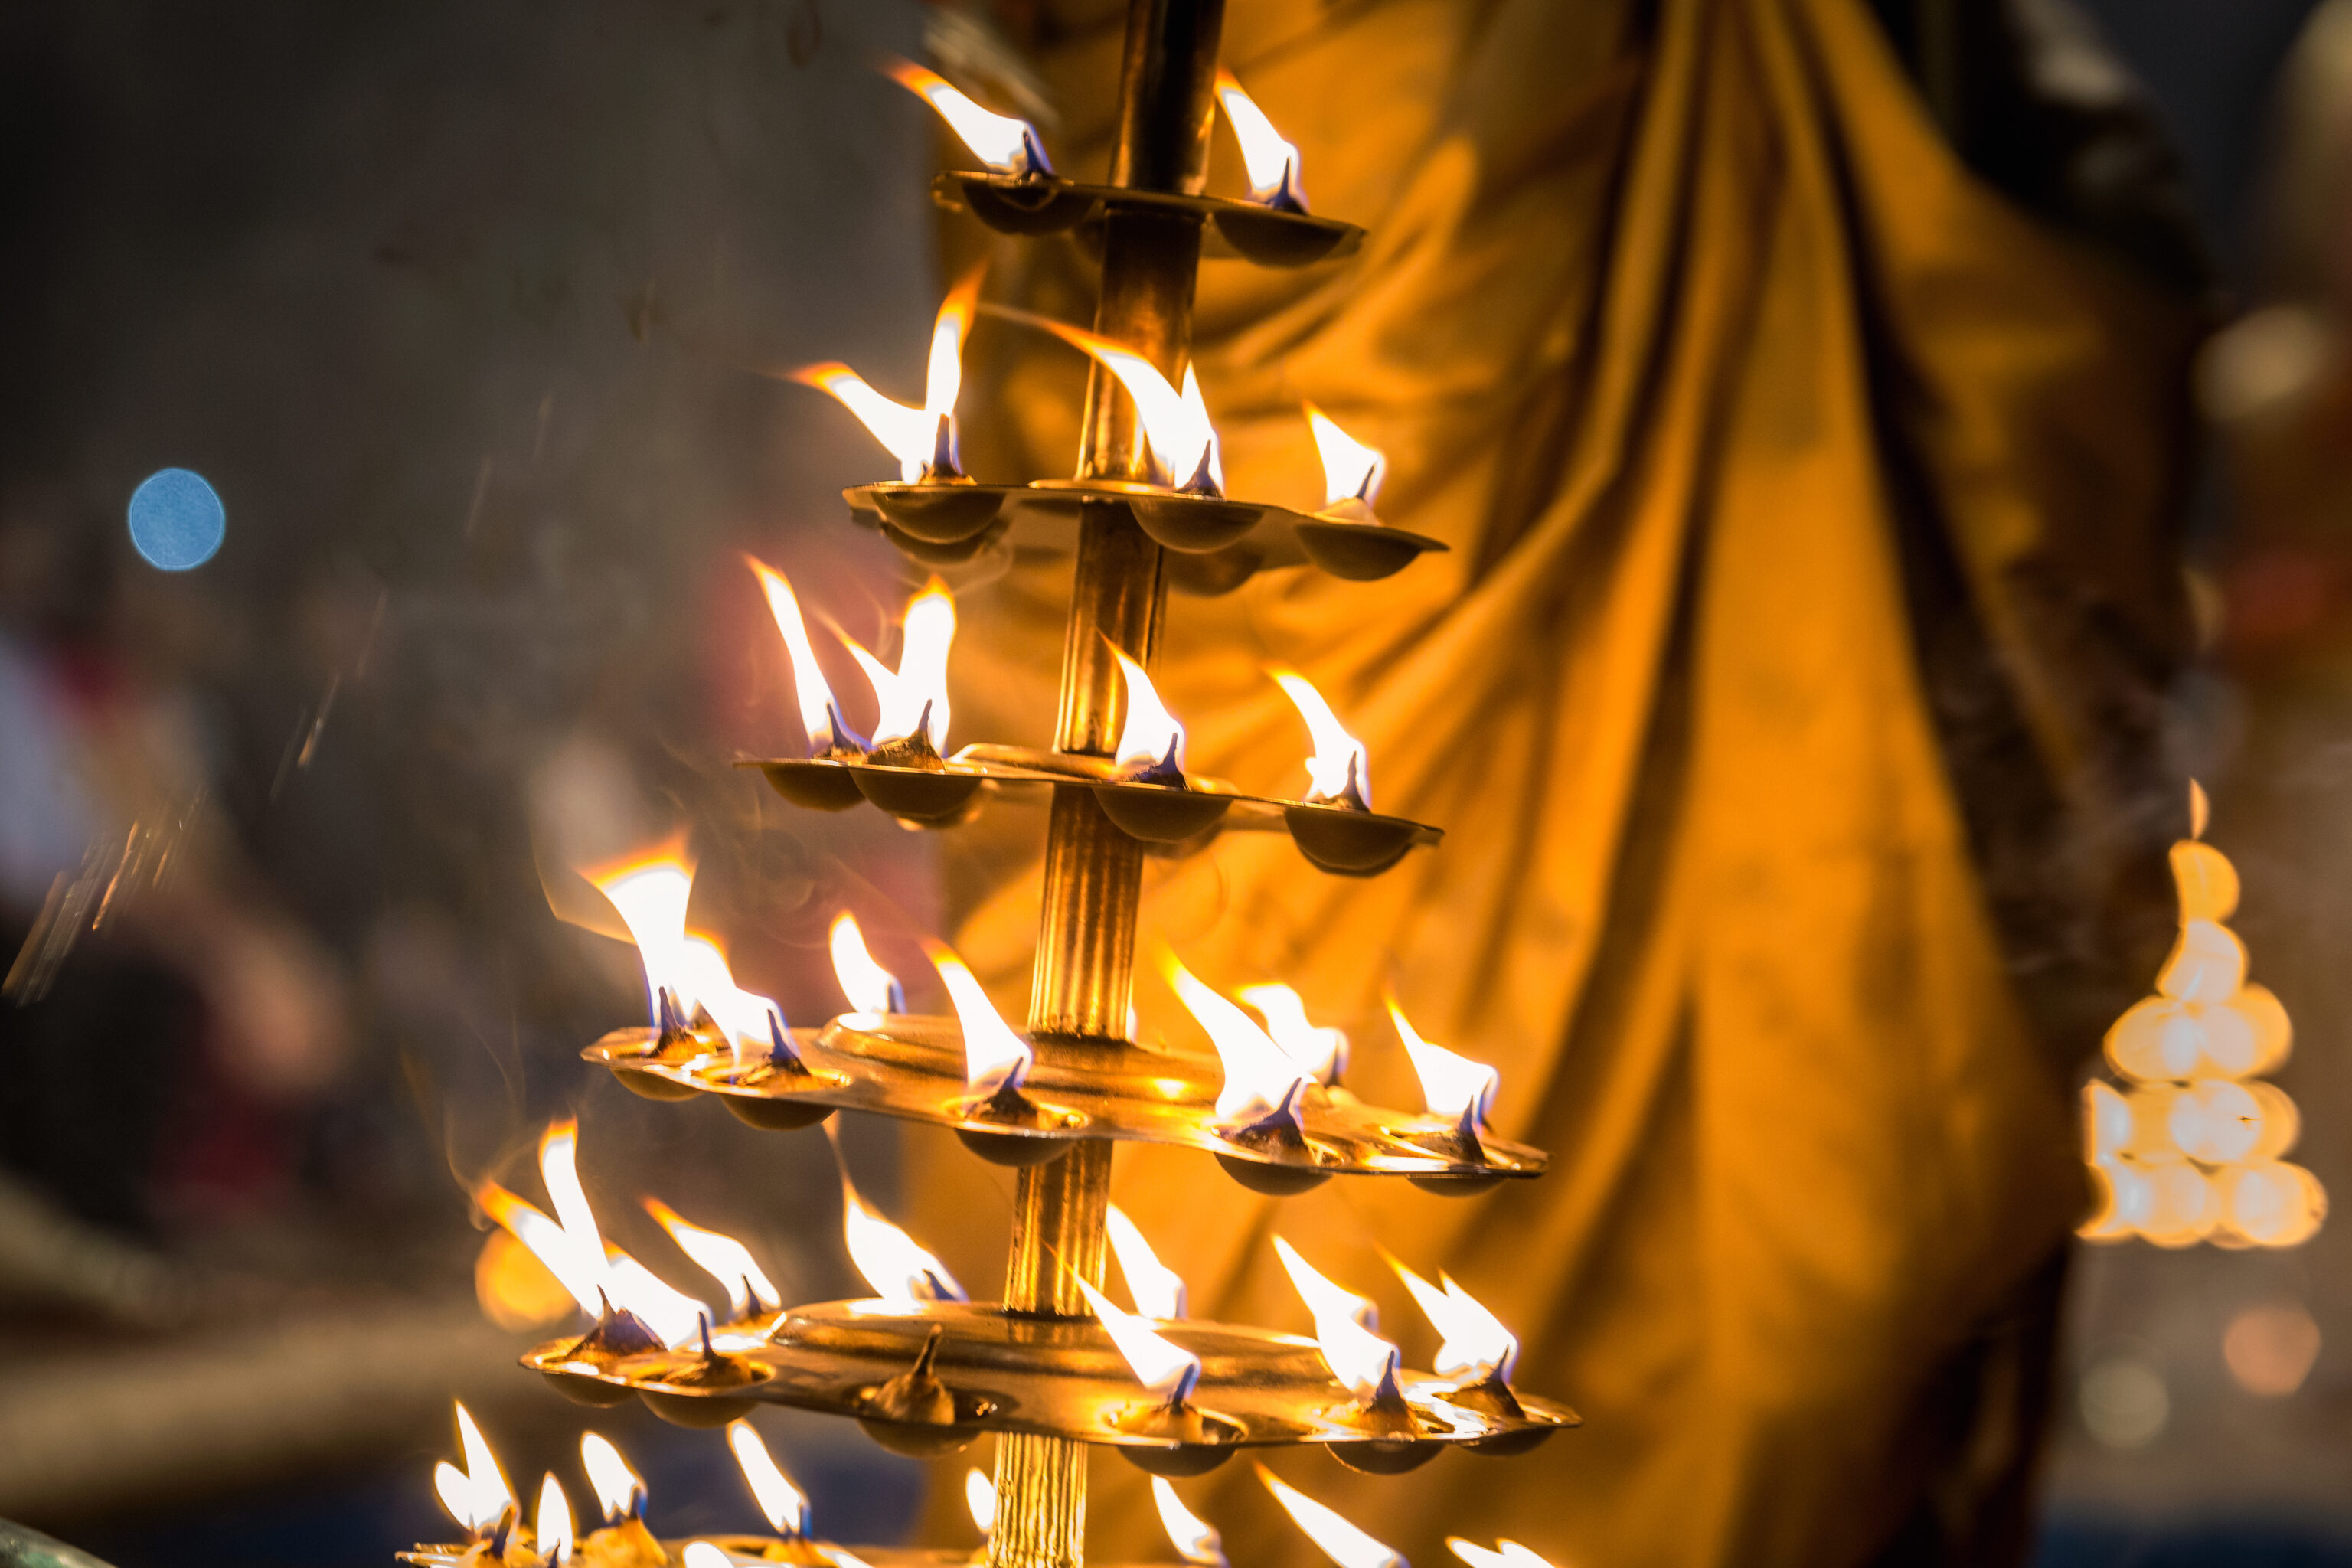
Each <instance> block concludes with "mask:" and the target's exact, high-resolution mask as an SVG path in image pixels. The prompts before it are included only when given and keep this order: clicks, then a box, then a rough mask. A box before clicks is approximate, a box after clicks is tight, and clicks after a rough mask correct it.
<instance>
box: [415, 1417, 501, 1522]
mask: <svg viewBox="0 0 2352 1568" xmlns="http://www.w3.org/2000/svg"><path fill="white" fill-rule="evenodd" d="M452 1403H455V1402H454V1401H453V1402H452ZM457 1449H458V1452H459V1453H460V1454H462V1455H463V1456H464V1458H465V1460H466V1463H465V1468H462V1469H461V1468H458V1467H457V1466H456V1465H453V1464H451V1463H450V1462H449V1461H448V1460H446V1459H444V1460H442V1461H441V1462H440V1463H439V1464H437V1465H436V1466H434V1467H433V1489H434V1490H435V1491H436V1492H437V1493H438V1494H439V1495H440V1498H441V1506H442V1507H443V1508H445V1509H447V1510H449V1517H450V1518H451V1519H454V1520H456V1521H457V1522H458V1523H459V1524H460V1525H462V1526H464V1527H465V1528H466V1529H467V1531H471V1532H473V1533H474V1534H476V1535H479V1534H480V1533H481V1532H482V1531H486V1530H488V1529H489V1528H490V1527H491V1526H493V1525H495V1524H497V1523H498V1521H499V1518H500V1516H502V1515H503V1514H504V1513H505V1512H506V1511H507V1510H509V1509H510V1508H512V1507H514V1506H515V1500H514V1491H513V1489H511V1488H509V1486H508V1485H507V1478H506V1475H505V1473H504V1472H503V1471H501V1470H500V1469H499V1459H498V1456H497V1455H496V1454H493V1453H492V1452H490V1446H489V1444H488V1443H487V1442H485V1441H483V1438H482V1429H481V1428H480V1427H479V1426H475V1425H474V1416H473V1413H472V1412H471V1411H469V1410H467V1408H466V1407H465V1406H464V1405H457Z"/></svg>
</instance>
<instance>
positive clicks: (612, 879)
mask: <svg viewBox="0 0 2352 1568" xmlns="http://www.w3.org/2000/svg"><path fill="white" fill-rule="evenodd" d="M588 880H589V881H590V882H592V883H593V884H594V885H595V888H596V890H597V891H598V892H600V893H602V894H604V897H605V898H606V899H607V900H609V901H610V902H611V903H612V906H613V908H614V910H618V911H619V912H620V916H621V923H622V924H624V925H625V926H627V927H628V928H629V940H630V941H632V942H635V943H636V944H637V961H638V962H639V963H642V964H644V965H645V971H646V1012H647V1013H649V1014H650V1015H652V1017H653V1021H654V1025H655V1026H656V1028H658V1027H659V1026H660V1025H661V1021H662V1019H661V995H660V993H661V992H662V990H663V988H665V987H666V986H667V985H668V984H670V982H671V980H672V978H673V977H674V975H675V973H676V971H677V967H678V963H677V950H678V948H679V947H680V946H681V945H682V944H683V943H684V942H685V941H686V906H687V901H688V899H689V898H690V897H691V896H692V894H693V892H694V868H693V866H691V865H690V864H688V862H687V861H685V860H683V859H680V858H678V857H677V856H676V855H672V854H667V853H662V854H657V855H656V856H653V857H650V858H644V859H633V860H629V861H625V862H624V863H623V864H621V865H618V866H614V867H611V868H606V869H604V870H601V871H592V872H590V873H588ZM691 1007H692V1004H691V1003H688V1010H689V1011H690V1010H691Z"/></svg>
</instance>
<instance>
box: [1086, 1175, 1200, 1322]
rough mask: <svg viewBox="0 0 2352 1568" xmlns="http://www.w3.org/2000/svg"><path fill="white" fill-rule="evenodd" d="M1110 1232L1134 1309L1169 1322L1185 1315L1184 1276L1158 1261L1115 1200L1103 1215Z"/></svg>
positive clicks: (1112, 1245) (1111, 1243)
mask: <svg viewBox="0 0 2352 1568" xmlns="http://www.w3.org/2000/svg"><path fill="white" fill-rule="evenodd" d="M1103 1222H1104V1225H1105V1226H1106V1227H1107V1228H1108V1230H1109V1232H1110V1249H1111V1251H1113V1252H1114V1253H1117V1254H1118V1271H1119V1272H1120V1273H1121V1274H1124V1275H1126V1276H1127V1293H1128V1294H1129V1296H1132V1297H1134V1298H1135V1310H1137V1311H1138V1312H1140V1313H1141V1314H1143V1316H1145V1317H1147V1318H1157V1319H1159V1320H1160V1321H1161V1322H1163V1323H1164V1322H1171V1321H1174V1320H1175V1319H1178V1318H1181V1317H1182V1316H1183V1315H1184V1277H1183V1276H1182V1275H1181V1274H1179V1273H1177V1272H1176V1271H1175V1270H1174V1269H1173V1268H1169V1267H1168V1266H1167V1265H1166V1264H1164V1263H1162V1262H1160V1255H1159V1254H1158V1253H1156V1252H1154V1251H1152V1250H1151V1244H1150V1242H1148V1241H1146V1240H1144V1239H1143V1233H1142V1232H1141V1231H1139V1230H1138V1229H1136V1228H1135V1222H1134V1221H1133V1220H1131V1219H1129V1218H1128V1217H1127V1215H1126V1214H1125V1213H1124V1212H1123V1211H1121V1210H1120V1208H1119V1206H1118V1205H1117V1204H1113V1205H1110V1208H1109V1210H1108V1213H1106V1214H1105V1215H1104V1216H1103Z"/></svg>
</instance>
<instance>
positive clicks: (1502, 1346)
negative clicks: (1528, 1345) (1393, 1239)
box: [1389, 1258, 1519, 1383]
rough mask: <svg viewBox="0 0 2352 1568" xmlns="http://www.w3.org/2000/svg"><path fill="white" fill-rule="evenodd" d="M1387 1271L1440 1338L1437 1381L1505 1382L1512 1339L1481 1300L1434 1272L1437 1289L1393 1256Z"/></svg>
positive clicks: (1512, 1361) (1513, 1360)
mask: <svg viewBox="0 0 2352 1568" xmlns="http://www.w3.org/2000/svg"><path fill="white" fill-rule="evenodd" d="M1389 1267H1390V1268H1393V1269H1395V1270H1396V1271H1397V1278H1398V1279H1402V1280H1403V1281H1404V1284H1405V1289H1408V1290H1410V1291H1412V1299H1413V1300H1414V1301H1416V1302H1418V1303H1419V1304H1420V1306H1421V1310H1422V1313H1423V1316H1425V1317H1427V1318H1428V1319H1429V1321H1430V1323H1431V1324H1432V1325H1433V1327H1434V1328H1435V1329H1436V1330H1437V1331H1438V1334H1439V1335H1440V1341H1441V1342H1440V1343H1439V1344H1438V1347H1437V1368H1436V1370H1437V1374H1438V1375H1439V1376H1440V1377H1454V1378H1460V1379H1461V1380H1463V1381H1464V1382H1465V1383H1471V1382H1476V1381H1478V1380H1480V1379H1482V1378H1486V1377H1487V1376H1490V1375H1491V1376H1494V1377H1496V1378H1498V1379H1500V1380H1501V1381H1503V1382H1505V1383H1508V1382H1510V1381H1511V1373H1512V1371H1513V1370H1514V1369H1515V1368H1516V1367H1517V1364H1518V1359H1519V1342H1518V1339H1517V1336H1515V1335H1514V1334H1513V1333H1512V1332H1511V1331H1510V1330H1508V1329H1507V1328H1505V1327H1504V1326H1503V1321H1502V1320H1501V1319H1500V1318H1497V1317H1496V1316H1495V1314H1494V1313H1492V1312H1490V1311H1488V1310H1486V1304H1485V1303H1484V1302H1482V1301H1480V1300H1478V1299H1477V1298H1476V1297H1475V1296H1473V1295H1472V1294H1470V1292H1469V1291H1467V1290H1465V1289H1462V1287H1461V1286H1460V1285H1458V1284H1456V1283H1455V1282H1454V1276H1453V1275H1451V1274H1447V1273H1444V1272H1443V1271H1441V1272H1440V1273H1439V1274H1438V1276H1437V1277H1438V1279H1441V1280H1443V1281H1444V1289H1438V1288H1437V1287H1436V1286H1435V1285H1432V1284H1431V1283H1430V1282H1429V1281H1428V1280H1426V1279H1423V1278H1422V1277H1421V1276H1420V1275H1418V1274H1415V1273H1414V1272H1413V1271H1412V1269H1410V1268H1406V1267H1405V1266H1404V1265H1403V1263H1402V1262H1401V1261H1399V1260H1398V1259H1397V1258H1390V1259H1389Z"/></svg>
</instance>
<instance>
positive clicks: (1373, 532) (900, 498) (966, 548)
mask: <svg viewBox="0 0 2352 1568" xmlns="http://www.w3.org/2000/svg"><path fill="white" fill-rule="evenodd" d="M841 495H842V499H843V500H845V501H847V502H848V503H849V511H850V516H851V517H852V519H854V520H856V521H859V522H861V523H863V524H865V525H866V527H869V528H874V529H878V530H879V531H881V533H882V535H883V537H885V538H886V539H887V540H889V541H890V542H891V543H893V544H895V545H897V546H898V549H899V550H900V551H901V552H904V553H905V554H907V555H908V556H909V557H911V558H913V559H914V560H916V561H919V562H921V563H924V564H926V565H930V566H952V565H956V564H959V563H962V562H966V561H970V560H971V559H972V558H973V557H974V556H976V555H978V554H979V553H980V552H982V550H985V549H987V548H988V547H989V546H990V545H991V544H993V543H997V542H1003V543H1004V544H1005V545H1007V546H1020V547H1024V548H1034V549H1043V550H1060V551H1064V552H1066V551H1067V550H1068V549H1069V548H1070V544H1071V541H1072V539H1073V538H1074V537H1075V535H1076V524H1077V520H1078V516H1079V513H1080V510H1081V509H1082V508H1083V507H1084V506H1085V504H1086V503H1087V502H1089V501H1092V502H1095V503H1097V504H1100V505H1116V506H1118V507H1119V508H1120V509H1122V510H1124V511H1126V512H1127V513H1128V515H1129V516H1130V517H1132V518H1133V519H1134V520H1135V522H1136V524H1137V526H1139V527H1140V528H1141V529H1142V530H1143V531H1144V533H1145V534H1146V535H1148V536H1149V537H1150V539H1151V541H1152V542H1154V543H1155V544H1159V545H1160V546H1162V547H1164V548H1166V549H1168V550H1171V551H1172V552H1175V559H1174V560H1173V561H1171V563H1170V566H1171V570H1172V571H1174V572H1175V573H1176V575H1175V576H1174V577H1173V578H1172V579H1171V581H1172V582H1173V584H1174V585H1176V586H1178V587H1181V588H1184V589H1185V590H1187V591H1188V592H1191V593H1193V594H1196V595H1217V594H1222V593H1227V592H1230V591H1231V590H1233V589H1234V588H1237V587H1239V586H1240V585H1241V584H1243V583H1244V582H1246V581H1247V580H1248V579H1249V578H1250V577H1251V576H1252V575H1254V574H1256V573H1259V572H1266V571H1273V570H1275V569H1276V568H1278V567H1284V566H1306V565H1313V566H1318V567H1320V568H1321V569H1322V570H1323V571H1325V572H1328V573H1329V574H1331V575H1332V576H1334V577H1340V578H1345V579H1347V580H1348V581H1349V582H1356V583H1373V582H1378V581H1380V580H1381V578H1383V577H1391V576H1394V575H1395V574H1397V573H1399V572H1402V571H1403V570H1404V569H1405V568H1406V567H1407V566H1410V565H1411V564H1412V563H1413V562H1414V561H1416V560H1418V559H1419V558H1421V557H1422V556H1423V555H1426V554H1430V553H1432V552H1437V551H1443V550H1445V549H1446V548H1448V546H1447V545H1446V544H1445V542H1444V541H1443V540H1438V539H1432V538H1430V537H1429V536H1428V535H1427V534H1423V533H1414V532H1412V531H1410V530H1407V529H1402V528H1391V527H1390V526H1389V525H1388V524H1387V523H1384V522H1381V521H1379V519H1378V518H1376V517H1374V516H1373V515H1372V513H1371V511H1370V509H1369V508H1368V507H1366V506H1364V504H1363V503H1362V502H1360V501H1342V502H1341V503H1340V504H1339V505H1338V506H1336V507H1330V508H1327V509H1326V510H1322V511H1318V512H1301V511H1293V510H1290V509H1289V508H1287V507H1280V506H1274V505H1271V504H1269V503H1266V502H1264V501H1246V500H1229V499H1228V498H1226V497H1223V496H1210V495H1195V494H1192V493H1190V492H1188V491H1184V490H1178V489H1169V488H1168V487H1166V486H1164V485H1153V484H1145V483H1142V482H1140V481H1137V480H1112V479H1038V480H1035V481H1034V482H1032V483H1030V484H1025V485H984V484H981V483H979V482H977V481H975V480H971V479H921V480H916V481H913V482H911V483H910V482H907V481H902V480H888V481H878V482H877V483H874V484H866V485H854V486H852V487H851V488H849V489H845V490H844V491H842V492H841Z"/></svg>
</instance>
